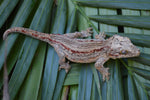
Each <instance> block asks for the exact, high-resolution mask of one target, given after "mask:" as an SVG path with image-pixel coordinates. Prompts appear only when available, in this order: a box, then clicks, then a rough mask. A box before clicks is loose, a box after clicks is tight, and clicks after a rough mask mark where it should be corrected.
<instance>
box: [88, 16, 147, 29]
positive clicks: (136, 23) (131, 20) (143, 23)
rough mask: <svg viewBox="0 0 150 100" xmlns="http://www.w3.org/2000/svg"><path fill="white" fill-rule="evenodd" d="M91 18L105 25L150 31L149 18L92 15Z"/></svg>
mask: <svg viewBox="0 0 150 100" xmlns="http://www.w3.org/2000/svg"><path fill="white" fill-rule="evenodd" d="M89 18H90V19H91V20H94V21H96V22H101V23H105V24H111V25H120V26H130V27H137V28H142V29H143V28H145V29H150V17H149V16H121V15H101V16H99V15H91V16H89Z"/></svg>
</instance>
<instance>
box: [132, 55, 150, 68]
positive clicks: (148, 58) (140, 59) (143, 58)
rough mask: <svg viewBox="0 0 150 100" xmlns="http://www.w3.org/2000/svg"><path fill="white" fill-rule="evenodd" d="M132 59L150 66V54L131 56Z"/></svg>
mask: <svg viewBox="0 0 150 100" xmlns="http://www.w3.org/2000/svg"><path fill="white" fill-rule="evenodd" d="M130 59H131V60H134V61H137V62H138V63H142V64H144V65H148V66H150V63H149V62H150V54H145V53H141V54H140V56H139V57H135V58H130Z"/></svg>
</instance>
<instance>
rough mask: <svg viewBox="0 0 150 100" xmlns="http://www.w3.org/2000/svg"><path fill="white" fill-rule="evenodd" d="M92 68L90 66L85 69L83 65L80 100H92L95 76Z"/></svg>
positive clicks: (79, 92)
mask: <svg viewBox="0 0 150 100" xmlns="http://www.w3.org/2000/svg"><path fill="white" fill-rule="evenodd" d="M90 66H91V65H90V64H89V65H88V66H86V68H84V67H82V65H81V67H82V68H81V72H80V79H79V90H78V100H90V98H91V91H92V90H91V88H92V80H93V74H92V70H91V68H90Z"/></svg>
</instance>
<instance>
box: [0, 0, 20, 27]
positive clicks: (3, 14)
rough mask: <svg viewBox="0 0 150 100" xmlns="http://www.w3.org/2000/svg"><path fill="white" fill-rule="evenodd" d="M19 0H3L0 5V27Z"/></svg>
mask: <svg viewBox="0 0 150 100" xmlns="http://www.w3.org/2000/svg"><path fill="white" fill-rule="evenodd" d="M18 1H19V0H3V2H2V3H1V5H0V19H1V22H0V28H1V27H2V25H3V24H4V22H5V21H6V20H7V18H8V16H9V15H10V13H11V12H12V10H13V9H14V8H15V6H16V5H17V3H18Z"/></svg>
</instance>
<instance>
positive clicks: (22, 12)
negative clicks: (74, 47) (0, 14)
mask: <svg viewBox="0 0 150 100" xmlns="http://www.w3.org/2000/svg"><path fill="white" fill-rule="evenodd" d="M6 1H7V0H6ZM11 1H12V0H11ZM33 5H34V2H33V1H31V0H25V1H24V2H23V3H22V6H21V7H20V9H19V11H18V13H17V15H16V17H15V19H14V21H13V23H12V25H11V27H15V26H17V27H18V26H19V27H20V26H23V25H24V24H25V22H26V20H27V18H28V17H29V14H30V13H31V12H32V14H33V13H34V12H33V11H32V9H33V8H34V6H33ZM18 37H19V35H18V34H10V35H9V36H8V38H7V45H9V46H7V54H11V53H10V52H11V50H12V47H13V46H14V44H15V42H16V40H17V38H18ZM23 40H24V39H22V41H23ZM4 54H5V42H3V44H2V47H1V48H0V70H1V68H2V66H3V64H4V59H3V58H4ZM16 56H18V55H16ZM16 58H17V57H15V58H14V60H13V61H14V63H15V62H16ZM14 63H13V64H12V66H14Z"/></svg>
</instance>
